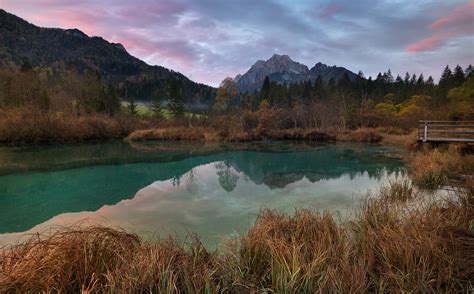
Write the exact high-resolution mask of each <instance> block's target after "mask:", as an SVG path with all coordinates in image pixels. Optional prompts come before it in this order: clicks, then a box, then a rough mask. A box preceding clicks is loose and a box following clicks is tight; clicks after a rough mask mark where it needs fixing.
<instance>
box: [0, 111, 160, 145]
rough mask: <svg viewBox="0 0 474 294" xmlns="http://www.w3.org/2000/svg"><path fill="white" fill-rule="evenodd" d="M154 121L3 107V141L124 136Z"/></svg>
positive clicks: (0, 114) (43, 141) (0, 118)
mask: <svg viewBox="0 0 474 294" xmlns="http://www.w3.org/2000/svg"><path fill="white" fill-rule="evenodd" d="M150 125H151V123H150V122H146V121H143V120H140V119H137V118H134V117H130V116H125V115H117V116H115V117H110V116H106V115H99V114H91V115H84V116H75V115H72V114H68V113H53V112H47V113H43V112H38V111H36V110H35V109H31V108H28V107H25V108H17V109H9V110H8V111H0V143H4V144H11V145H19V144H49V143H65V142H84V141H91V140H104V139H115V138H124V137H126V136H127V135H128V134H130V133H131V132H133V131H135V130H137V129H140V128H146V127H150Z"/></svg>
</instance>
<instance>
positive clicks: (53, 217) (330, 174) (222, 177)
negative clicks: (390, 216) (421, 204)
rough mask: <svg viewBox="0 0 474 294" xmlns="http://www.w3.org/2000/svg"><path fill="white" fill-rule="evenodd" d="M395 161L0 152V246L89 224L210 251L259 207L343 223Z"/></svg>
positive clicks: (390, 153)
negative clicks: (320, 213)
mask: <svg viewBox="0 0 474 294" xmlns="http://www.w3.org/2000/svg"><path fill="white" fill-rule="evenodd" d="M398 155H399V153H398V151H397V150H395V149H391V148H385V147H379V146H367V145H362V144H325V145H320V144H309V143H295V142H262V143H242V144H204V143H195V144H186V143H179V142H175V143H172V142H170V143H140V144H129V143H126V142H108V143H97V144H85V145H64V146H49V147H48V146H42V147H14V148H13V147H0V245H1V244H11V243H15V242H17V241H18V239H19V238H20V237H21V236H24V235H25V234H32V233H36V232H40V233H45V232H48V230H50V229H51V228H57V227H60V226H71V225H78V226H81V225H82V226H83V225H90V224H103V225H109V226H114V227H120V228H124V229H126V230H128V231H131V232H135V233H137V234H139V235H141V236H144V237H146V238H158V237H160V236H167V235H168V234H173V235H176V236H177V237H183V236H185V235H186V234H187V233H189V232H193V233H197V234H198V235H199V236H201V237H202V238H203V240H204V241H205V243H206V244H211V245H215V244H217V243H219V241H220V240H221V239H222V237H226V236H232V235H235V234H238V233H242V232H245V230H247V229H248V228H249V226H251V225H252V224H253V222H254V221H255V219H256V217H257V215H258V213H259V211H260V210H261V209H263V208H271V209H277V210H280V211H285V212H288V213H291V212H292V211H294V209H295V208H311V209H319V210H330V211H332V212H337V211H338V212H340V213H341V214H342V215H344V214H345V213H346V212H347V211H349V210H350V209H351V208H353V207H356V206H357V204H358V203H359V201H360V200H361V199H362V198H363V197H364V196H365V195H366V194H367V192H368V191H375V190H376V189H377V188H378V187H379V186H380V184H382V183H383V182H384V181H387V180H389V179H391V178H395V177H400V176H403V175H404V172H405V169H404V166H403V163H402V161H401V160H400V159H398ZM23 238H24V237H23Z"/></svg>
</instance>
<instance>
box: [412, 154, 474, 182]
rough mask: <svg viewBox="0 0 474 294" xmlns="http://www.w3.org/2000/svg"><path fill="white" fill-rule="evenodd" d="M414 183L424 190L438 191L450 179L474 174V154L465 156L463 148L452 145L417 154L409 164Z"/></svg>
mask: <svg viewBox="0 0 474 294" xmlns="http://www.w3.org/2000/svg"><path fill="white" fill-rule="evenodd" d="M408 165H409V168H410V171H411V177H412V179H413V181H414V182H415V183H416V184H417V185H419V186H421V187H424V188H427V189H436V188H438V187H440V186H443V185H446V184H447V183H448V180H449V179H453V178H455V179H456V178H459V177H460V176H461V177H462V176H466V175H471V176H472V175H473V174H474V154H464V150H463V148H462V147H459V146H456V145H451V146H448V147H444V150H443V149H439V148H437V149H432V150H431V149H429V150H423V151H421V152H418V153H415V154H414V155H413V156H412V157H411V158H410V160H409V162H408Z"/></svg>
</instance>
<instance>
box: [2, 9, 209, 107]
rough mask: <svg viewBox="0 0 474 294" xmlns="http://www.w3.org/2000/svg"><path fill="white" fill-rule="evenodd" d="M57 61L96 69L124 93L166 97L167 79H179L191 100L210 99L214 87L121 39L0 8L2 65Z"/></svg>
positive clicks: (202, 101)
mask: <svg viewBox="0 0 474 294" xmlns="http://www.w3.org/2000/svg"><path fill="white" fill-rule="evenodd" d="M25 61H28V62H30V63H31V64H32V65H33V66H53V67H58V68H67V69H74V70H77V71H79V72H82V71H84V70H86V69H94V70H97V71H99V72H100V73H101V75H102V76H103V77H104V78H105V79H106V81H108V82H109V83H110V84H112V85H114V86H116V87H117V89H118V91H119V94H121V96H125V95H126V96H128V97H133V98H135V99H136V100H142V101H149V100H150V99H151V97H152V96H153V95H158V96H162V98H166V97H165V94H164V93H165V90H166V86H167V83H166V80H167V79H169V78H175V79H177V80H179V81H180V84H181V89H182V93H183V97H184V99H185V101H186V103H188V104H193V105H203V104H209V103H210V102H211V101H212V100H213V97H214V93H215V89H214V88H212V87H209V86H207V85H203V84H198V83H195V82H193V81H191V80H189V79H188V78H186V77H185V76H184V75H182V74H180V73H178V72H175V71H172V70H169V69H166V68H164V67H162V66H151V65H148V64H146V63H145V62H143V61H141V60H140V59H138V58H136V57H134V56H131V55H130V54H129V53H128V52H127V51H126V50H125V48H124V47H123V46H122V45H121V44H117V43H110V42H108V41H107V40H104V39H103V38H101V37H89V36H87V35H86V34H84V33H83V32H81V31H80V30H77V29H66V30H64V29H57V28H40V27H37V26H35V25H33V24H30V23H28V22H26V21H25V20H23V19H21V18H19V17H17V16H15V15H13V14H10V13H8V12H6V11H4V10H2V9H0V64H6V63H14V64H16V65H21V64H22V63H24V62H25Z"/></svg>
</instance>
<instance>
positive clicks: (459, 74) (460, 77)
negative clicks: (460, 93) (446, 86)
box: [453, 64, 465, 87]
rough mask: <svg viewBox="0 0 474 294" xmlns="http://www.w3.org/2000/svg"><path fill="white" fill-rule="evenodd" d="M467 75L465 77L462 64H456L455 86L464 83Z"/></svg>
mask: <svg viewBox="0 0 474 294" xmlns="http://www.w3.org/2000/svg"><path fill="white" fill-rule="evenodd" d="M464 81H465V77H464V70H463V69H462V67H461V66H459V64H458V65H456V67H455V68H454V73H453V87H459V86H461V85H462V83H464Z"/></svg>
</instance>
